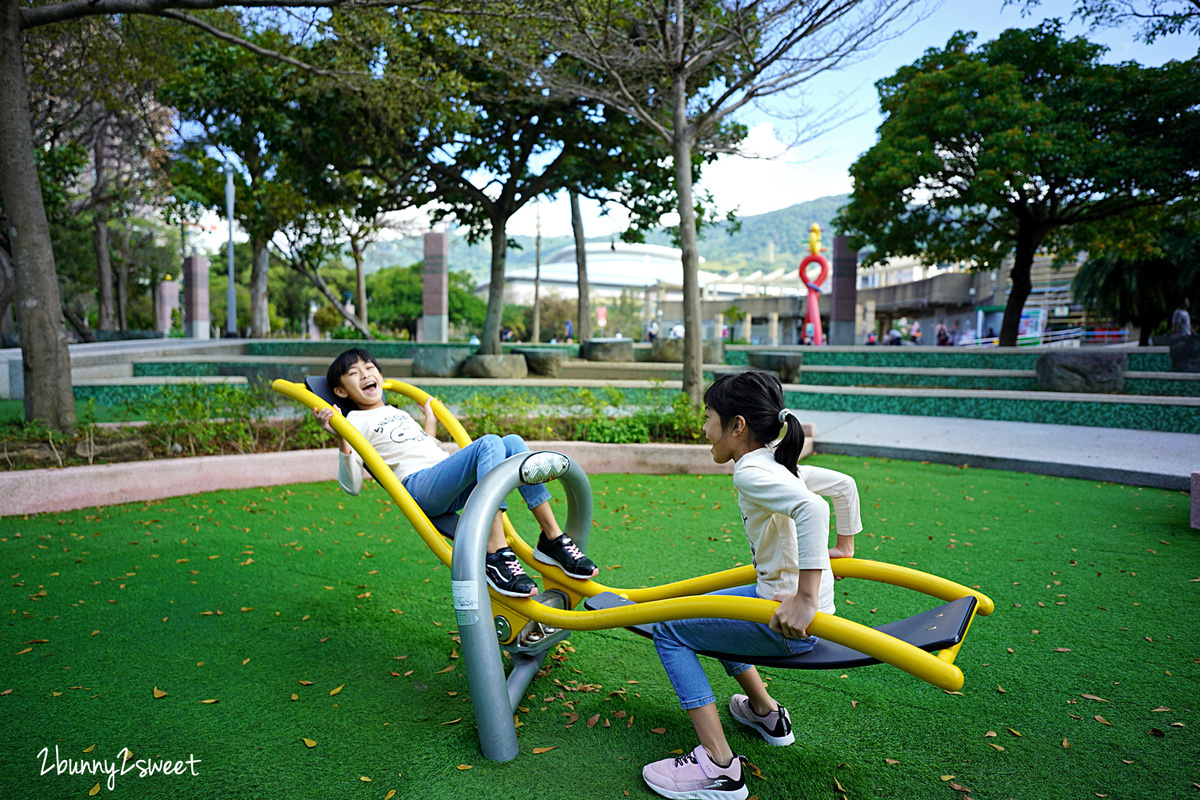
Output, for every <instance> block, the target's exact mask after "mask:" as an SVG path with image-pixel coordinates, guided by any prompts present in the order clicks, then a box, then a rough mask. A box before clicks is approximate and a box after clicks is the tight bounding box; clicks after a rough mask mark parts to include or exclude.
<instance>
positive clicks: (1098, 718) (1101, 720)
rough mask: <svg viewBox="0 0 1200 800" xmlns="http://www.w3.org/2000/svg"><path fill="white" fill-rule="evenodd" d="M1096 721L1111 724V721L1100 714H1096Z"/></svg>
mask: <svg viewBox="0 0 1200 800" xmlns="http://www.w3.org/2000/svg"><path fill="white" fill-rule="evenodd" d="M1096 722H1099V723H1100V724H1101V725H1112V723H1111V722H1109V721H1108V720H1106V719H1105V718H1104V717H1102V716H1100V715H1099V714H1097V715H1096Z"/></svg>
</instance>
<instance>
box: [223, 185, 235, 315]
mask: <svg viewBox="0 0 1200 800" xmlns="http://www.w3.org/2000/svg"><path fill="white" fill-rule="evenodd" d="M225 216H226V218H228V220H229V247H228V250H229V289H228V291H227V292H226V294H225V334H226V335H227V336H229V337H235V336H237V292H235V291H234V289H233V164H230V163H228V162H226V164H225Z"/></svg>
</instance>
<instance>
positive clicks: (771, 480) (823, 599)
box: [642, 372, 862, 800]
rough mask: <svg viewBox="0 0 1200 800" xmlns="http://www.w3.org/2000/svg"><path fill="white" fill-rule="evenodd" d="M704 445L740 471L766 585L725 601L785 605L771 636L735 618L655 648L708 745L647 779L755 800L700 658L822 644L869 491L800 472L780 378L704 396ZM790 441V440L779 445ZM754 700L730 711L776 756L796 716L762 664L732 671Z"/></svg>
mask: <svg viewBox="0 0 1200 800" xmlns="http://www.w3.org/2000/svg"><path fill="white" fill-rule="evenodd" d="M704 406H705V409H704V412H705V422H704V435H705V437H706V438H707V439H708V441H709V442H711V443H712V456H713V460H714V461H716V462H717V463H718V464H724V463H727V462H729V461H733V462H734V467H733V485H734V488H736V489H737V492H738V507H739V509H740V510H741V514H742V521H743V522H744V523H745V526H746V538H747V539H748V540H749V544H750V550H751V553H752V554H753V556H754V566H755V570H756V572H757V574H758V579H757V581H756V582H755V583H754V584H753V585H751V586H742V587H736V588H733V589H726V590H723V591H720V592H716V593H715V594H721V595H733V596H739V597H761V598H764V599H767V600H776V601H778V602H779V608H778V609H777V610H776V611H775V613H774V615H772V617H771V621H770V624H769V625H763V624H761V623H757V622H744V621H739V620H728V619H686V620H676V621H672V622H660V623H658V624H657V625H656V626H655V629H654V644H655V647H656V648H657V649H658V654H659V657H660V658H661V659H662V662H663V667H664V668H665V669H666V672H667V676H668V678H670V680H671V684H672V686H673V687H674V688H675V692H676V694H678V695H679V703H680V705H681V706H682V707H683V709H684V710H685V711H687V714H688V717H689V718H690V719H691V721H692V725H693V726H694V727H695V729H696V733H697V735H698V736H699V738H700V745H699V746H698V747H696V748H695V749H694V750H692V751H691V752H690V753H685V754H684V755H682V756H679V757H678V758H667V759H663V760H662V761H656V762H654V763H652V764H648V765H646V767H645V768H644V769H643V770H642V777H643V778H644V779H645V781H646V783H647V785H649V786H650V788H651V789H653V790H654V791H656V792H658V793H659V794H660V795H662V796H663V797H668V798H674V799H675V800H685V799H686V798H696V800H716V799H717V798H734V800H743V799H744V798H745V797H746V796H747V795H748V794H749V792H748V790H747V789H746V782H745V776H744V775H743V771H742V763H741V759H740V758H739V757H738V756H736V755H735V754H734V752H733V750H732V749H730V746H729V743H728V741H727V740H726V739H725V731H724V729H723V728H722V727H721V719H720V716H719V715H718V713H717V706H716V697H715V695H714V694H713V691H712V688H711V687H710V686H709V683H708V678H707V676H706V675H705V673H704V670H703V668H702V667H701V666H700V660H699V658H698V656H697V654H696V651H700V650H707V651H715V652H721V653H740V654H744V655H769V656H789V655H801V654H803V653H807V652H808V651H809V650H811V649H812V648H813V646H814V645H815V644H816V641H817V640H816V638H815V637H810V636H809V635H808V625H809V623H811V622H812V620H813V617H814V616H815V615H816V612H818V611H821V612H823V613H826V614H832V613H834V604H833V574H832V573H831V572H830V568H829V559H830V558H831V557H832V558H849V557H850V556H852V555H853V554H854V535H855V534H856V533H858V532H859V531H861V530H862V521H861V518H860V517H861V515H860V510H859V501H858V488H857V486H856V485H855V483H854V479H853V478H851V477H850V476H848V475H843V474H842V473H840V472H835V471H833V470H828V469H821V468H819V467H798V466H797V461H798V460H799V457H800V451H801V449H802V448H803V446H804V431H803V429H802V428H801V426H800V420H799V419H798V418H797V417H796V416H795V414H793V413H792V412H791V411H790V410H788V409H787V408H786V407H785V406H784V404H783V387H782V386H781V385H780V383H779V379H778V378H777V377H775V375H774V374H772V373H769V372H741V373H736V374H729V375H723V376H721V377H720V378H718V379H717V380H716V381H715V382H714V383H713V384H712V385H711V386H710V387H709V388H708V391H707V392H705V394H704ZM781 432H782V433H783V438H782V441H780V442H779V443H778V444H776V445H774V446H772V444H771V443H772V442H774V441H775V440H776V439H778V438H779V436H780V433H781ZM822 495H824V496H827V497H830V498H831V499H832V501H833V505H834V509H835V510H836V512H837V526H838V530H837V546H836V547H833V548H832V549H830V548H828V537H829V506H828V505H827V504H826V502H825V500H824V498H823V497H822ZM721 663H722V664H723V665H724V667H725V671H726V673H727V674H729V675H731V676H733V678H734V679H735V680H736V681H737V682H738V684H739V685H740V686H741V688H742V689H743V690H744V691H745V694H735V695H733V697H732V698H731V699H730V701H729V711H730V713H731V714H732V715H733V717H734V719H736V720H737V721H738V722H740V723H741V724H742V725H745V726H746V727H747V728H749V729H750V730H752V731H754V732H755V733H757V734H758V735H759V736H761V737H762V738H763V739H765V740H766V741H767V742H768V743H770V744H773V745H788V744H791V743H792V742H793V741H795V736H794V735H793V734H792V725H791V719H790V718H789V716H788V713H787V709H785V708H784V707H783V706H781V705H779V703H778V702H776V701H775V699H774V698H772V697H771V695H770V694H769V693H768V692H767V689H766V686H765V684H764V683H763V681H762V679H761V678H760V677H759V675H758V670H756V669H755V668H754V667H753V666H752V665H750V664H745V663H739V662H736V661H725V660H722V662H721Z"/></svg>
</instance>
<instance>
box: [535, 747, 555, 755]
mask: <svg viewBox="0 0 1200 800" xmlns="http://www.w3.org/2000/svg"><path fill="white" fill-rule="evenodd" d="M557 749H558V747H557V745H556V746H554V747H535V748H533V754H534V755H535V756H540V755H541V754H542V753H549V752H550V751H551V750H557Z"/></svg>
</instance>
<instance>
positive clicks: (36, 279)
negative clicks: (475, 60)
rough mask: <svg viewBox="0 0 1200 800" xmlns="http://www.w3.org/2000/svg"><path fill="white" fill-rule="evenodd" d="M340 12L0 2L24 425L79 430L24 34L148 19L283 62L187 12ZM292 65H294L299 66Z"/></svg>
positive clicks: (239, 0) (175, 0) (9, 232)
mask: <svg viewBox="0 0 1200 800" xmlns="http://www.w3.org/2000/svg"><path fill="white" fill-rule="evenodd" d="M343 5H344V4H343V3H342V2H341V0H233V1H231V0H91V1H90V2H84V3H80V2H74V0H60V1H59V2H49V3H45V4H42V5H36V6H24V4H23V3H22V2H21V0H0V142H3V143H4V148H3V151H2V153H0V202H3V205H4V209H5V213H6V216H7V228H6V233H5V238H6V239H7V240H8V243H9V245H10V249H9V251H8V252H9V253H10V255H11V261H10V263H11V266H12V271H13V276H14V287H15V291H14V295H15V298H16V303H15V307H16V309H17V327H18V330H19V333H20V337H21V362H22V373H23V377H24V386H25V403H24V405H25V418H26V419H28V420H33V419H39V420H41V421H42V422H43V423H44V424H46V425H48V426H50V427H52V428H54V429H57V430H68V429H71V428H73V427H74V426H75V423H76V418H75V398H74V393H73V390H72V387H71V364H70V351H69V349H68V347H67V336H66V329H65V322H64V318H63V311H62V305H61V297H60V295H59V291H58V283H57V277H56V270H55V261H54V252H53V249H52V247H51V243H50V230H49V224H48V222H47V219H46V209H45V204H44V202H43V199H42V191H41V185H40V182H39V176H38V171H37V159H36V156H35V147H34V143H33V136H32V129H33V125H32V111H31V107H30V95H29V85H28V81H27V78H26V65H25V59H24V54H23V46H24V42H23V39H22V35H23V32H25V31H31V30H33V29H35V28H40V27H43V26H48V25H54V24H60V23H69V22H72V21H78V20H81V19H85V18H91V17H104V16H114V15H133V14H147V15H156V16H158V17H163V18H167V19H171V20H175V21H177V22H182V23H185V24H189V25H192V26H194V27H198V28H200V29H202V30H205V31H206V32H207V33H209V34H211V35H213V36H216V37H218V38H222V39H224V40H226V41H232V42H236V43H239V44H242V46H245V47H247V48H249V49H250V50H251V51H253V52H256V53H257V54H259V55H266V56H272V57H279V58H282V59H285V60H286V59H287V57H286V56H283V55H282V54H277V53H273V52H272V51H270V50H269V48H264V47H261V46H258V45H253V44H251V43H249V42H245V40H243V39H240V38H239V37H238V36H236V35H234V34H231V33H229V32H227V31H223V30H221V29H220V28H219V27H218V26H216V25H214V24H212V23H211V22H209V21H207V20H205V19H201V18H199V17H198V16H196V15H195V14H194V13H188V11H190V12H196V11H200V10H203V9H213V8H222V7H227V6H240V7H243V8H255V7H257V8H279V7H284V8H286V7H307V8H330V9H338V8H340V7H342V6H343ZM380 5H383V6H390V7H403V6H405V5H407V4H405V3H400V2H396V3H391V2H384V3H382V4H380ZM421 5H422V6H423V7H425V8H428V9H431V10H435V11H436V10H438V8H439V6H441V5H442V3H441V2H440V1H439V0H426V2H424V3H421ZM446 5H447V6H449V5H450V4H446ZM492 5H493V6H494V5H495V4H492ZM461 7H462V4H458V3H455V4H453V8H461ZM180 9H187V11H183V10H180ZM335 13H336V12H335ZM291 61H292V63H296V60H295V59H291ZM301 66H304V65H303V64H301Z"/></svg>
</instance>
